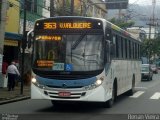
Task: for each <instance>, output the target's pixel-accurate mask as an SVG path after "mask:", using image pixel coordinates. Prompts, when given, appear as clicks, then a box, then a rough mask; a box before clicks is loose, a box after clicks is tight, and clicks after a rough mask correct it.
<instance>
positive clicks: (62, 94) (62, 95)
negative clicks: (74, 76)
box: [58, 92, 71, 97]
mask: <svg viewBox="0 0 160 120" xmlns="http://www.w3.org/2000/svg"><path fill="white" fill-rule="evenodd" d="M58 95H59V96H60V97H69V96H71V93H70V92H59V93H58Z"/></svg>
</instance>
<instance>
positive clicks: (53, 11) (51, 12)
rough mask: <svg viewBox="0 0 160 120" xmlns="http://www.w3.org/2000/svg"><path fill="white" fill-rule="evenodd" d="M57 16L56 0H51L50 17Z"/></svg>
mask: <svg viewBox="0 0 160 120" xmlns="http://www.w3.org/2000/svg"><path fill="white" fill-rule="evenodd" d="M54 16H55V8H54V0H51V1H50V17H54Z"/></svg>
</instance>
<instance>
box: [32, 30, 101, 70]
mask: <svg viewBox="0 0 160 120" xmlns="http://www.w3.org/2000/svg"><path fill="white" fill-rule="evenodd" d="M103 37H104V36H103V34H95V35H93V34H86V33H83V34H63V35H62V34H54V35H53V34H52V35H36V36H35V41H34V46H36V47H34V48H35V49H34V53H33V68H34V69H37V70H41V71H70V72H74V71H82V72H83V71H95V70H101V69H103V64H104V50H103V49H104V48H103Z"/></svg>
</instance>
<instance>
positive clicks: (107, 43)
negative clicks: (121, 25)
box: [105, 40, 111, 62]
mask: <svg viewBox="0 0 160 120" xmlns="http://www.w3.org/2000/svg"><path fill="white" fill-rule="evenodd" d="M105 44H106V45H105V51H106V53H107V56H106V58H105V61H108V62H109V61H110V52H111V49H110V48H111V41H110V40H106V43H105Z"/></svg>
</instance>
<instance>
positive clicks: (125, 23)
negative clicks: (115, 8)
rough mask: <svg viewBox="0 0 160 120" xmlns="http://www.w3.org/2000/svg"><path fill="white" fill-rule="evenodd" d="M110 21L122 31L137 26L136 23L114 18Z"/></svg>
mask: <svg viewBox="0 0 160 120" xmlns="http://www.w3.org/2000/svg"><path fill="white" fill-rule="evenodd" d="M109 21H110V22H111V23H113V24H115V25H117V26H118V27H120V28H122V29H126V28H128V27H131V26H133V25H134V24H135V22H134V21H125V20H123V19H116V18H112V19H110V20H109Z"/></svg>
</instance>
